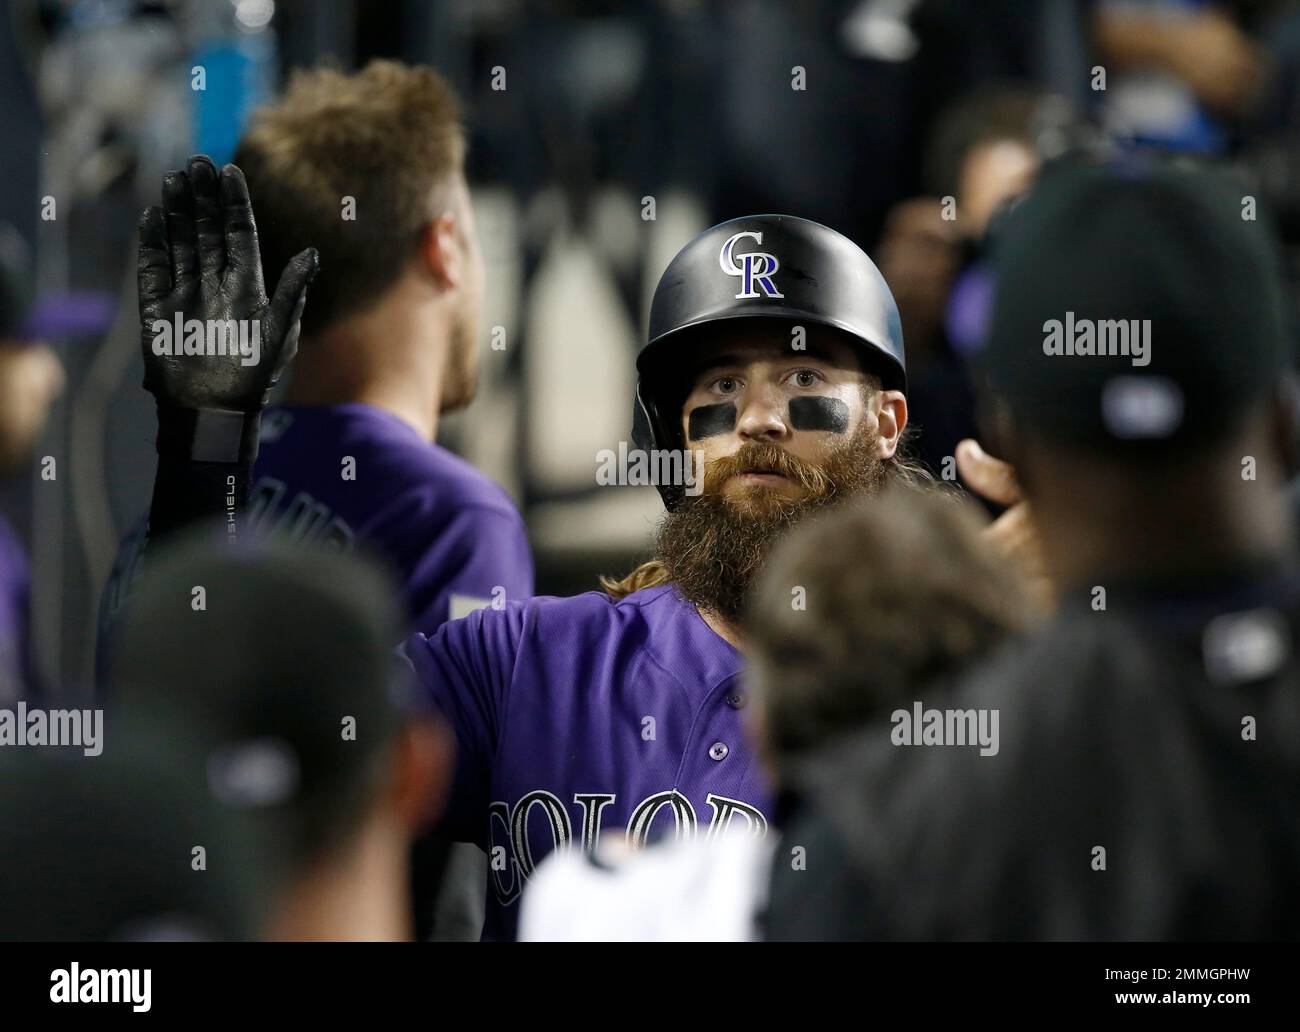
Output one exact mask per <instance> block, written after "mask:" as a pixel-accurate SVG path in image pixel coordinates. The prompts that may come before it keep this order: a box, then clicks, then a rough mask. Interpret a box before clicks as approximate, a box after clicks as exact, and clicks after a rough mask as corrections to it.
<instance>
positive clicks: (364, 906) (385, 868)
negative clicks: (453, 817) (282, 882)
mask: <svg viewBox="0 0 1300 1032" xmlns="http://www.w3.org/2000/svg"><path fill="white" fill-rule="evenodd" d="M407 882H408V871H407V849H406V845H405V842H404V840H403V838H402V836H401V834H400V830H399V829H398V828H397V826H396V825H395V824H393V822H392V821H391V820H388V819H386V818H384V817H377V818H375V819H372V820H371V821H370V822H369V824H368V825H367V827H366V829H365V831H364V832H363V834H362V835H361V836H360V838H359V840H358V841H357V842H355V843H351V844H349V847H348V848H347V849H346V850H344V851H342V852H340V853H338V854H336V855H334V856H331V857H329V858H327V859H326V860H324V861H322V862H320V863H318V864H317V865H316V867H315V868H314V869H312V871H311V872H310V873H309V874H306V875H304V876H301V877H299V878H298V879H297V880H296V881H295V882H294V883H293V884H292V885H291V886H290V887H289V889H288V890H287V894H286V895H285V897H284V898H283V899H282V900H281V901H280V903H279V906H278V907H277V908H276V909H275V911H274V913H273V916H272V918H271V921H270V923H269V927H268V929H267V933H266V937H267V938H268V939H270V940H272V941H276V942H340V941H347V942H405V941H409V940H410V939H411V938H412V935H413V931H412V927H411V914H410V906H409V900H408V896H407Z"/></svg>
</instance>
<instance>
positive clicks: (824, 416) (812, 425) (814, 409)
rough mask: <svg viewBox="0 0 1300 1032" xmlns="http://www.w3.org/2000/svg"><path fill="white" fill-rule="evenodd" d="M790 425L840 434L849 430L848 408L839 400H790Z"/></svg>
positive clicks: (797, 428) (799, 428)
mask: <svg viewBox="0 0 1300 1032" xmlns="http://www.w3.org/2000/svg"><path fill="white" fill-rule="evenodd" d="M790 425H791V426H793V427H794V428H795V429H796V430H826V431H829V432H830V433H833V434H842V433H844V431H845V430H847V429H848V428H849V407H848V406H847V405H845V404H844V402H842V401H840V399H839V398H791V399H790Z"/></svg>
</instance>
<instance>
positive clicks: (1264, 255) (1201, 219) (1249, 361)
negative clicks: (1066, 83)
mask: <svg viewBox="0 0 1300 1032" xmlns="http://www.w3.org/2000/svg"><path fill="white" fill-rule="evenodd" d="M1253 208H1254V200H1253V198H1251V197H1249V196H1248V195H1247V192H1246V191H1245V190H1243V189H1242V188H1241V186H1240V185H1238V184H1235V183H1234V182H1233V180H1232V179H1230V178H1229V177H1228V176H1227V175H1225V174H1222V173H1218V172H1213V171H1209V170H1206V169H1203V168H1195V167H1187V166H1184V165H1180V164H1176V163H1172V162H1170V161H1168V160H1164V159H1158V158H1154V157H1142V156H1130V157H1127V158H1125V159H1123V160H1119V161H1113V162H1107V163H1096V162H1084V161H1080V160H1070V161H1067V162H1062V163H1059V164H1057V165H1054V166H1049V167H1048V168H1047V169H1045V170H1044V172H1043V174H1042V176H1041V178H1040V180H1039V182H1038V183H1037V184H1036V186H1035V187H1034V188H1033V190H1032V191H1031V192H1030V193H1029V194H1028V196H1026V197H1025V198H1024V199H1023V200H1022V201H1021V202H1020V203H1019V204H1018V205H1017V206H1016V208H1015V209H1014V210H1013V211H1011V212H1010V213H1008V214H1007V215H1006V216H1005V217H1004V219H1003V220H1002V223H1001V225H1000V226H999V227H998V232H997V239H996V244H995V248H996V250H995V254H994V267H995V274H996V280H997V288H996V294H995V300H994V306H993V316H992V320H991V325H990V330H989V336H988V342H987V346H986V348H985V351H984V353H983V355H982V359H981V362H982V368H983V371H984V372H985V374H986V375H987V377H988V381H989V384H990V386H991V387H992V388H993V390H994V392H995V393H996V394H997V395H998V396H1000V397H1001V398H1002V399H1003V400H1004V401H1005V403H1006V404H1007V406H1008V407H1009V409H1010V412H1011V415H1012V417H1013V420H1014V421H1015V423H1016V424H1017V426H1018V427H1019V428H1020V430H1021V431H1022V432H1024V433H1027V434H1032V435H1034V436H1038V437H1041V438H1043V439H1048V440H1052V441H1054V442H1057V443H1060V444H1069V445H1074V446H1076V447H1080V448H1086V449H1101V450H1115V449H1117V448H1118V449H1136V450H1138V451H1141V452H1145V451H1148V450H1152V449H1156V450H1158V449H1160V448H1167V447H1171V446H1173V447H1179V446H1183V445H1186V444H1188V443H1191V442H1195V441H1202V440H1205V439H1207V438H1209V437H1210V436H1211V435H1214V434H1216V433H1222V431H1223V430H1224V423H1225V417H1226V418H1227V419H1228V420H1231V419H1232V418H1233V417H1238V418H1240V417H1244V415H1245V414H1246V413H1247V412H1248V411H1249V410H1250V409H1251V407H1252V406H1254V405H1255V404H1257V403H1258V401H1259V400H1260V399H1261V398H1262V397H1263V396H1264V395H1266V394H1267V393H1269V392H1270V391H1272V390H1273V389H1275V388H1276V386H1277V384H1278V383H1279V381H1280V380H1281V378H1282V377H1283V376H1284V375H1285V373H1286V371H1287V369H1288V368H1289V367H1290V366H1291V363H1292V337H1291V334H1292V317H1291V315H1290V313H1289V311H1288V307H1287V301H1286V293H1285V290H1284V287H1283V277H1282V271H1281V267H1280V262H1279V259H1278V255H1277V252H1276V245H1275V237H1274V234H1273V232H1272V230H1271V228H1270V226H1269V223H1268V222H1267V221H1266V220H1265V219H1264V218H1263V217H1262V215H1258V212H1256V211H1254V210H1253ZM1252 215H1256V216H1258V217H1254V218H1252V217H1249V216H1252Z"/></svg>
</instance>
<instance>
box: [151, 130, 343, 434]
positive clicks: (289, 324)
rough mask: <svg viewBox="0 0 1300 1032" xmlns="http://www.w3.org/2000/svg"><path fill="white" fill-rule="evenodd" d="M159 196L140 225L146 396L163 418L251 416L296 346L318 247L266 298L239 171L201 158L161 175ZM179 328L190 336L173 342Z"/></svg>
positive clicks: (294, 262) (292, 263)
mask: <svg viewBox="0 0 1300 1032" xmlns="http://www.w3.org/2000/svg"><path fill="white" fill-rule="evenodd" d="M162 194H163V196H162V199H163V204H162V206H161V207H158V206H155V207H152V208H149V209H147V210H146V211H145V213H144V215H143V216H142V218H141V219H140V251H139V278H138V280H139V290H140V323H141V344H142V348H143V352H144V367H145V374H144V387H145V390H147V391H149V392H150V393H152V394H153V395H154V397H156V398H157V399H158V403H159V409H160V412H161V411H162V410H163V408H164V407H166V408H172V409H182V410H197V411H203V410H219V411H220V410H224V411H225V412H226V413H232V414H233V413H256V412H258V411H260V410H261V408H262V407H263V406H264V405H265V404H266V401H267V398H268V397H269V396H270V392H271V388H272V387H273V386H274V385H275V383H276V380H278V379H279V376H280V373H281V372H283V370H284V368H285V366H286V365H288V363H289V361H290V359H292V358H293V355H294V352H295V351H296V350H297V347H298V322H299V319H300V317H301V315H302V309H303V305H304V304H305V303H306V298H307V285H308V284H309V283H310V282H311V280H312V278H313V277H314V276H315V274H316V269H317V265H318V261H319V259H318V257H317V254H316V251H315V250H314V249H312V248H309V249H307V250H305V251H303V252H301V253H300V254H298V255H296V256H294V258H293V259H292V260H291V261H290V262H289V264H288V265H287V266H286V267H285V269H284V272H283V273H282V274H281V276H280V282H279V283H278V284H277V285H276V288H275V294H274V296H273V297H272V298H270V299H269V300H268V298H267V296H266V290H265V287H264V283H263V279H262V261H261V257H260V254H259V252H258V247H257V226H256V225H255V224H254V221H253V208H252V205H251V204H250V202H249V199H248V186H247V184H246V183H245V182H244V174H243V173H242V172H241V171H240V170H239V169H238V168H236V167H235V166H234V165H227V166H226V167H225V168H223V169H221V171H220V173H218V171H217V169H216V167H215V166H214V165H213V163H212V160H211V159H210V158H208V157H206V156H204V155H199V156H197V157H193V158H191V159H190V161H189V167H188V169H187V170H185V171H181V172H168V173H167V174H166V175H165V176H163V187H162ZM178 314H179V323H178V318H177V317H178ZM229 320H234V322H233V323H231V322H229ZM187 322H188V323H189V326H188V327H187V326H186V323H187ZM195 323H197V324H198V325H197V326H196V325H195ZM178 325H179V327H180V328H181V329H182V331H186V330H188V333H187V334H184V335H183V336H182V337H179V338H178V336H177V332H176V331H177V327H178ZM200 331H201V332H202V340H201V341H200V340H199V339H198V336H197V334H198V332H200ZM185 336H188V337H189V345H188V346H186V341H185ZM254 341H256V343H255V344H254ZM232 342H233V343H234V344H235V346H234V347H233V349H232V347H231V343H232ZM241 343H242V344H243V350H242V351H241V349H240V347H239V346H238V345H239V344H241ZM216 350H222V351H226V352H227V353H225V354H209V353H208V352H209V351H216ZM232 350H233V354H231V353H230V352H231V351H232ZM187 351H188V352H198V351H201V352H202V353H186V352H187Z"/></svg>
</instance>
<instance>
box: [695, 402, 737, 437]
mask: <svg viewBox="0 0 1300 1032" xmlns="http://www.w3.org/2000/svg"><path fill="white" fill-rule="evenodd" d="M686 429H687V432H688V433H689V434H690V438H691V440H692V441H699V440H703V439H704V438H705V437H716V436H717V435H718V434H729V433H731V431H732V430H734V429H736V406H735V405H734V404H732V403H731V402H729V401H724V402H720V403H719V404H717V405H701V406H700V407H699V408H697V409H694V410H693V411H692V412H691V414H690V416H689V417H688V418H687V421H686Z"/></svg>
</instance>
